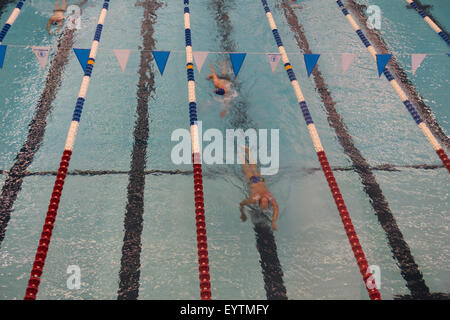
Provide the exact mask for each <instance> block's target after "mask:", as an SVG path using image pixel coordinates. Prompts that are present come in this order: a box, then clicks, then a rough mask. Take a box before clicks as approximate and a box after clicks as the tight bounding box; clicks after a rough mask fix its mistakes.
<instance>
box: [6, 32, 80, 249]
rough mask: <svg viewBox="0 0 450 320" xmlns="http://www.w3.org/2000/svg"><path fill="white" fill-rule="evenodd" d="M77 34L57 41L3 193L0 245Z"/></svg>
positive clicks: (36, 150) (43, 132)
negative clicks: (43, 83) (41, 88)
mask: <svg viewBox="0 0 450 320" xmlns="http://www.w3.org/2000/svg"><path fill="white" fill-rule="evenodd" d="M74 35H75V30H74V29H69V28H65V29H64V31H63V34H62V36H61V38H60V39H59V41H58V48H57V52H56V54H55V56H54V58H53V60H52V62H51V65H50V69H49V71H48V74H47V79H46V82H45V87H44V90H43V92H42V94H41V96H40V98H39V102H38V104H37V107H36V110H35V113H34V117H33V119H32V120H31V122H30V124H29V125H28V128H29V129H28V134H27V138H26V140H25V141H24V143H23V144H22V148H21V149H20V151H19V152H18V153H17V155H16V158H15V162H14V164H13V166H12V167H11V169H10V170H9V172H8V176H7V178H6V180H5V183H4V185H3V188H2V191H1V194H0V246H1V244H2V242H3V240H4V238H5V233H6V229H7V227H8V222H9V220H10V218H11V213H12V211H13V206H14V203H15V201H16V199H17V196H18V194H19V192H20V190H21V189H22V183H23V178H24V177H25V176H26V170H27V168H28V167H29V166H30V165H31V164H32V162H33V160H34V156H35V155H36V153H37V152H38V151H39V149H40V147H41V143H42V141H43V138H44V134H45V130H46V127H47V117H48V115H49V114H50V113H51V111H52V108H53V102H54V100H55V98H56V93H57V91H58V89H59V88H60V87H61V83H62V75H63V72H64V70H65V67H66V65H67V63H68V61H69V55H70V53H71V49H72V46H73V43H74Z"/></svg>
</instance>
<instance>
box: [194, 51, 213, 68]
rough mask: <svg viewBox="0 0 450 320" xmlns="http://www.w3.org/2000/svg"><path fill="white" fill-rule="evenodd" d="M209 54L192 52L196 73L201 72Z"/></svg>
mask: <svg viewBox="0 0 450 320" xmlns="http://www.w3.org/2000/svg"><path fill="white" fill-rule="evenodd" d="M208 54H209V52H207V51H194V52H192V56H193V57H194V61H195V65H196V66H197V70H198V73H200V72H201V71H202V68H203V64H205V60H206V58H207V57H208Z"/></svg>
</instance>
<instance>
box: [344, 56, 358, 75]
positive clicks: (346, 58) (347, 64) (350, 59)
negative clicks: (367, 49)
mask: <svg viewBox="0 0 450 320" xmlns="http://www.w3.org/2000/svg"><path fill="white" fill-rule="evenodd" d="M355 56H356V55H355V54H353V53H343V54H342V74H345V73H346V72H347V70H348V68H350V65H351V64H352V62H353V60H354V59H355Z"/></svg>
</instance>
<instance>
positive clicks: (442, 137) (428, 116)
mask: <svg viewBox="0 0 450 320" xmlns="http://www.w3.org/2000/svg"><path fill="white" fill-rule="evenodd" d="M337 4H338V5H339V7H340V9H341V11H342V10H344V9H345V11H346V12H348V11H347V8H345V7H344V5H343V3H342V1H339V2H337ZM347 6H348V8H349V9H350V10H351V11H352V12H353V13H354V14H355V16H356V17H357V19H358V20H359V23H360V25H361V26H362V29H360V30H364V33H362V36H363V38H364V37H365V36H364V35H367V36H368V39H367V40H365V41H366V42H365V43H364V45H365V46H366V45H369V47H368V50H369V51H370V53H371V55H372V56H373V55H374V54H375V53H376V52H375V50H374V48H373V46H372V45H370V44H371V43H373V44H374V47H376V48H377V49H378V50H379V52H380V53H382V54H389V49H388V46H387V44H386V43H385V41H384V40H383V38H382V37H381V35H380V34H379V33H378V32H377V31H376V30H375V29H369V28H368V27H367V17H366V15H365V14H364V6H362V5H359V4H358V3H356V2H355V1H353V0H347ZM346 18H347V19H348V20H349V22H350V20H353V18H352V17H351V16H350V15H346ZM352 22H353V23H354V24H353V23H352ZM352 22H351V23H352V26H353V28H354V29H355V30H357V29H356V28H359V27H358V26H357V25H356V23H355V22H354V21H352ZM361 32H362V31H361ZM358 36H359V37H361V36H360V35H359V34H358ZM368 40H370V42H367V41H368ZM389 66H390V67H391V70H392V71H393V73H394V74H395V76H396V77H397V78H398V80H399V81H398V82H397V84H398V85H399V86H400V87H401V88H402V89H403V90H405V91H406V92H407V93H408V97H409V99H410V101H411V102H412V103H413V104H414V106H415V107H416V108H417V111H419V113H420V116H421V117H422V118H423V120H424V121H425V123H426V124H427V126H428V127H429V129H430V130H431V131H432V133H433V135H434V136H435V137H436V138H437V139H439V141H441V143H442V144H443V145H444V146H445V148H446V149H447V150H450V137H449V136H447V135H446V133H445V131H444V130H443V129H442V127H441V126H440V125H439V123H438V122H437V121H436V119H435V117H434V115H433V111H432V110H431V108H430V107H429V106H428V105H427V104H426V103H425V102H424V100H423V98H422V97H421V96H420V94H419V92H418V91H417V90H416V88H415V86H414V85H413V83H412V82H411V80H409V78H408V75H407V73H406V72H405V70H404V69H403V68H402V67H401V65H400V63H399V62H398V61H397V59H396V58H395V56H394V55H392V56H391V59H390V60H389ZM386 71H387V72H386ZM386 74H387V75H389V76H390V77H389V78H388V80H389V79H392V78H391V77H392V75H391V74H390V72H389V71H388V70H387V68H386V69H385V75H386ZM394 82H396V81H395V79H394ZM391 84H392V83H391ZM395 91H396V92H397V93H398V88H396V90H395ZM401 97H402V102H403V101H405V100H404V99H407V97H406V96H403V95H402V96H401ZM405 102H406V101H405ZM405 102H404V103H405ZM408 108H409V109H411V106H408ZM413 108H414V107H413ZM411 110H412V109H411ZM408 111H409V110H408ZM438 155H439V158H441V160H442V152H441V154H438ZM443 162H444V161H443Z"/></svg>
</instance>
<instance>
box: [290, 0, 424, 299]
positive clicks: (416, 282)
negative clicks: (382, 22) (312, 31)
mask: <svg viewBox="0 0 450 320" xmlns="http://www.w3.org/2000/svg"><path fill="white" fill-rule="evenodd" d="M282 8H283V12H284V15H285V17H286V20H287V22H288V24H289V25H290V27H291V30H292V32H293V33H294V35H295V38H296V41H297V45H298V46H299V48H300V49H302V50H303V51H304V53H308V54H311V53H312V52H311V50H310V48H309V43H308V39H307V38H306V36H305V34H304V30H303V26H302V25H301V24H300V22H299V20H298V18H297V15H296V14H295V12H294V10H293V9H292V8H291V6H290V5H289V3H288V2H287V1H286V0H283V1H282ZM312 74H313V78H314V82H315V84H316V88H317V89H318V92H319V94H320V97H321V99H322V102H323V104H324V106H325V110H326V112H327V119H328V123H329V125H330V127H332V128H333V129H334V131H335V133H336V136H337V138H338V141H339V143H340V145H341V146H342V148H343V149H344V152H345V154H346V155H347V156H348V157H349V158H350V160H351V161H352V164H353V166H352V168H353V169H354V170H355V171H356V173H358V175H359V177H360V178H361V182H362V184H363V186H364V191H365V193H366V194H367V196H368V198H369V199H370V204H371V206H372V208H373V210H374V211H375V214H376V216H377V218H378V221H379V223H380V225H381V227H382V228H383V230H384V232H385V235H386V237H387V239H388V243H389V246H390V249H391V251H392V253H393V256H394V258H395V260H397V263H398V266H399V268H400V270H401V274H402V276H403V278H404V279H405V281H406V285H407V287H408V288H409V290H410V291H411V294H412V296H413V297H416V298H423V297H427V296H429V294H430V290H429V288H428V287H427V286H426V284H425V280H424V279H423V275H422V272H420V270H419V266H418V265H417V264H416V262H415V260H414V257H413V255H412V253H411V250H410V248H409V245H408V243H407V242H406V241H405V239H404V237H403V234H402V232H401V231H400V228H399V227H398V225H397V222H396V220H395V217H394V215H393V214H392V211H391V209H390V208H389V204H388V202H387V200H386V198H385V196H384V195H383V191H382V190H381V187H380V185H379V184H378V182H377V181H376V178H375V175H374V174H373V172H372V169H371V167H370V165H369V163H368V162H367V160H366V159H365V158H364V156H363V155H362V153H361V152H360V150H359V149H358V148H357V147H356V146H355V144H354V143H353V138H352V136H351V135H350V134H349V133H348V132H347V129H346V125H345V123H344V120H343V118H342V117H341V115H340V114H339V113H338V112H337V110H336V108H335V105H336V103H335V102H334V101H333V97H332V96H331V92H330V91H329V90H328V87H327V84H326V83H325V80H324V79H323V77H322V74H321V72H320V71H319V67H318V66H316V68H315V69H314V70H313V72H312Z"/></svg>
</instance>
